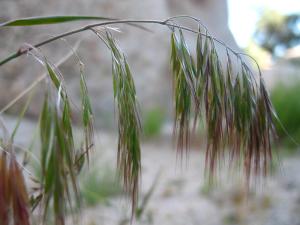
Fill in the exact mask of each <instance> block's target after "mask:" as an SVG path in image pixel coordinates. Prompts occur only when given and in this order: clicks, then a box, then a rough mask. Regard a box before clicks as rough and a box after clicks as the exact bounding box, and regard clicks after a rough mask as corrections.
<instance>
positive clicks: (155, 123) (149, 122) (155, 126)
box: [143, 107, 166, 139]
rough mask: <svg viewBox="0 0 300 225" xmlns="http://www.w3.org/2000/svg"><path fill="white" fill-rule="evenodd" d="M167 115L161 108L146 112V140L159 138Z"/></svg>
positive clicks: (144, 127) (144, 121)
mask: <svg viewBox="0 0 300 225" xmlns="http://www.w3.org/2000/svg"><path fill="white" fill-rule="evenodd" d="M165 119H166V114H165V112H164V111H163V110H162V109H161V108H158V107H156V108H152V109H150V110H149V111H147V112H145V115H144V120H143V134H144V137H145V138H146V139H151V138H155V137H157V136H158V135H159V134H160V132H161V129H162V126H163V124H164V122H165Z"/></svg>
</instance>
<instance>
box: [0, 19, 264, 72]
mask: <svg viewBox="0 0 300 225" xmlns="http://www.w3.org/2000/svg"><path fill="white" fill-rule="evenodd" d="M181 17H186V18H190V19H193V20H195V21H196V22H198V23H200V25H202V26H203V27H204V28H205V30H207V28H206V27H205V26H204V25H203V24H202V23H201V22H200V20H198V19H196V18H194V17H190V16H176V17H171V18H169V19H167V20H164V21H161V20H113V21H108V22H102V23H95V24H90V25H87V26H85V27H81V28H79V29H75V30H72V31H68V32H65V33H62V34H60V35H57V36H54V37H52V38H49V39H47V40H45V41H42V42H40V43H38V44H35V45H33V47H29V48H26V49H22V48H20V49H19V50H18V51H17V52H15V53H13V54H12V55H10V56H9V57H7V58H5V59H4V60H2V61H0V66H2V65H4V64H6V63H8V62H9V61H11V60H13V59H15V58H18V57H19V56H21V55H24V54H26V53H28V52H29V51H31V50H32V49H34V48H38V47H41V46H43V45H46V44H48V43H51V42H53V41H55V40H58V39H61V38H63V37H67V36H70V35H73V34H77V33H80V32H83V31H86V30H91V29H92V28H94V27H99V26H106V25H110V24H129V25H132V24H136V23H143V24H146V23H149V24H159V25H163V26H168V27H172V28H179V29H182V30H185V31H189V32H191V33H195V34H199V31H195V30H193V29H190V28H188V27H184V26H180V25H177V24H170V23H169V21H172V20H173V19H176V18H181ZM200 34H201V35H202V36H205V37H210V38H212V39H213V40H214V41H215V42H217V43H219V44H221V45H222V46H224V47H225V48H226V49H228V50H229V51H230V52H232V53H233V54H234V55H235V56H236V57H237V58H239V59H240V60H241V61H243V60H242V58H241V55H244V56H247V57H249V58H250V59H251V60H253V61H254V62H255V64H256V65H257V68H258V71H259V74H261V72H260V68H259V65H258V63H257V61H256V60H255V59H254V58H253V57H252V56H250V55H248V54H245V53H239V52H236V51H235V50H233V49H232V48H230V47H229V46H227V45H226V44H225V43H224V42H223V41H221V40H219V39H217V38H215V37H212V36H211V35H210V34H209V33H205V34H204V33H200Z"/></svg>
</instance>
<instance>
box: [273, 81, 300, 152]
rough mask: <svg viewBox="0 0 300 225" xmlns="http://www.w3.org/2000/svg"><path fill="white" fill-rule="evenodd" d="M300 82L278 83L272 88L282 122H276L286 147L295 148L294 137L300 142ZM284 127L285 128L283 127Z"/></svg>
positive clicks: (275, 105) (281, 139)
mask: <svg viewBox="0 0 300 225" xmlns="http://www.w3.org/2000/svg"><path fill="white" fill-rule="evenodd" d="M299 90H300V82H299V81H296V82H293V84H278V85H277V86H276V87H275V88H273V89H272V92H271V99H272V102H273V105H274V108H275V110H276V112H277V114H278V117H279V118H280V121H281V123H278V122H277V123H276V127H277V130H278V138H279V142H280V143H281V144H282V145H283V146H284V147H285V148H290V149H295V148H296V145H295V143H294V142H293V138H294V139H295V140H296V141H297V142H298V143H299V142H300V116H299V115H300V100H299ZM282 126H283V127H284V128H283V127H282Z"/></svg>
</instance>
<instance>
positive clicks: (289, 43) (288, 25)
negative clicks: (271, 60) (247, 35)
mask: <svg viewBox="0 0 300 225" xmlns="http://www.w3.org/2000/svg"><path fill="white" fill-rule="evenodd" d="M299 24H300V15H299V14H291V15H286V16H285V15H282V14H280V13H278V12H276V11H272V10H266V11H264V12H263V14H262V17H261V18H260V20H259V21H258V26H257V27H258V28H257V30H256V31H255V35H254V40H255V42H256V43H257V44H258V45H259V46H261V47H262V48H264V49H266V50H267V51H269V52H270V53H272V54H273V55H275V56H278V54H279V53H280V52H278V50H281V51H282V50H285V49H286V48H290V47H293V46H296V45H298V44H299V43H300V28H299Z"/></svg>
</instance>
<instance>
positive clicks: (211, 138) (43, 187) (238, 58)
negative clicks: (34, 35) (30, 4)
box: [0, 16, 278, 225]
mask: <svg viewBox="0 0 300 225" xmlns="http://www.w3.org/2000/svg"><path fill="white" fill-rule="evenodd" d="M180 18H185V19H190V20H192V21H194V22H195V23H197V25H198V27H199V28H198V29H197V30H194V29H192V28H190V27H185V26H182V25H180V23H179V22H180V20H179V19H180ZM78 20H83V21H87V20H105V21H102V22H98V23H95V24H89V25H86V26H84V27H80V28H78V29H75V30H71V31H68V32H65V33H62V34H60V35H57V36H53V37H51V38H49V39H47V40H44V41H42V42H40V43H38V44H35V45H32V46H29V45H28V46H27V47H25V48H24V47H23V48H20V49H19V50H18V51H17V52H15V53H13V54H12V55H10V56H8V57H7V58H5V59H3V60H1V61H0V66H5V64H6V63H8V62H9V61H11V60H13V59H16V58H17V57H19V56H21V55H24V54H29V55H32V56H33V57H34V58H35V59H37V61H38V62H39V63H41V64H42V65H43V66H44V68H45V71H46V72H47V74H46V75H45V76H43V77H42V78H41V79H39V82H40V81H42V80H45V81H46V82H45V84H44V85H45V97H44V104H43V106H41V114H40V122H39V124H40V138H39V139H40V143H41V147H40V152H39V155H40V168H39V170H40V174H41V177H40V178H35V177H30V178H31V179H32V180H34V182H35V187H34V189H33V191H32V192H30V194H28V193H29V192H27V190H26V184H25V182H24V179H23V175H22V172H23V171H22V170H24V169H25V168H23V167H21V166H20V164H19V162H18V160H17V158H16V156H15V153H14V151H13V146H14V143H13V138H5V137H3V138H2V139H1V140H2V141H1V158H0V200H1V201H0V219H1V221H0V222H1V224H4V225H8V224H11V223H14V224H30V221H31V220H30V217H31V214H30V213H29V210H30V208H31V210H32V211H34V210H40V211H39V212H41V214H42V221H44V222H45V221H49V220H50V221H53V222H54V223H55V224H58V225H63V224H65V217H66V214H67V213H68V212H75V213H76V212H78V211H79V210H80V205H81V198H80V197H81V196H80V193H81V191H80V189H79V186H78V175H79V174H80V172H81V169H82V167H83V166H84V165H85V164H86V162H88V158H89V152H90V149H91V148H93V146H94V115H93V110H92V105H91V102H90V99H89V93H88V87H87V85H86V82H85V79H86V78H85V76H86V74H85V73H84V66H83V64H82V63H81V61H80V59H79V57H78V59H79V60H78V61H79V68H80V70H79V71H80V72H79V83H80V93H81V103H80V104H81V106H80V107H78V106H77V107H76V109H81V112H82V116H81V119H82V127H83V131H84V135H83V138H82V145H81V146H75V141H74V136H73V116H72V114H73V111H74V108H75V106H76V105H74V102H73V101H71V99H70V97H69V95H68V92H67V89H66V88H65V81H64V79H63V76H62V74H61V73H60V72H59V70H58V69H57V67H56V66H55V65H54V64H52V63H51V62H50V61H49V60H48V59H47V56H45V55H43V54H42V52H41V51H40V47H42V46H44V45H46V44H48V43H51V42H54V41H56V40H60V39H62V38H64V37H67V36H70V35H73V34H77V33H81V32H84V31H92V32H94V33H95V34H96V35H97V37H98V38H100V40H101V41H102V42H103V43H104V44H105V45H106V46H107V48H108V51H109V52H110V54H111V58H112V83H113V90H112V91H113V94H114V100H115V106H116V117H117V122H118V147H117V164H118V165H117V167H118V172H119V175H120V177H121V181H122V183H123V186H124V189H125V191H126V192H127V193H128V194H129V195H130V196H131V199H132V218H133V215H134V213H135V212H136V206H137V203H138V192H139V185H140V176H141V157H142V153H141V147H140V137H141V132H142V127H141V123H140V116H139V108H138V105H139V104H138V100H137V96H136V90H135V83H134V79H133V76H132V74H131V70H130V66H129V64H128V60H127V59H126V54H125V53H123V52H122V50H121V48H120V47H119V46H118V44H117V41H116V40H115V38H114V36H113V33H114V31H115V30H116V29H117V28H111V27H110V26H109V25H112V24H113V25H114V26H117V25H118V24H127V25H130V26H135V27H138V28H140V29H141V30H147V28H146V27H145V26H146V25H147V24H156V25H160V26H165V27H166V28H167V29H169V31H170V36H171V40H170V43H171V44H170V45H171V50H170V52H171V60H170V61H171V71H172V80H173V101H174V112H175V113H174V135H175V142H176V143H177V150H178V153H179V155H180V156H182V155H183V154H188V152H187V150H188V148H189V141H190V133H191V132H193V131H194V129H196V128H197V126H198V124H199V123H200V122H199V121H201V123H202V121H204V124H205V125H206V133H207V147H206V158H205V165H206V171H207V172H208V175H209V177H210V178H211V177H213V176H214V174H215V170H216V167H217V166H218V164H219V162H220V161H221V160H222V159H223V157H224V156H225V154H229V156H230V157H229V159H230V162H231V163H242V165H244V172H245V177H246V181H247V182H248V184H249V181H250V180H251V178H252V177H253V175H254V176H257V175H265V174H266V173H267V171H268V169H269V167H270V162H271V160H272V149H271V141H272V138H273V137H274V135H275V128H274V122H273V121H274V120H277V119H278V117H277V116H276V114H275V112H274V110H273V107H272V104H271V101H270V99H269V96H268V93H267V90H266V88H265V85H264V81H263V79H262V76H261V72H260V69H259V66H258V65H257V63H256V61H255V60H254V59H253V58H252V57H251V56H249V58H250V59H253V60H254V62H255V63H256V65H257V70H253V69H251V68H250V67H249V66H248V64H247V63H245V61H244V59H243V57H244V56H247V55H245V54H243V53H238V52H236V51H234V50H232V49H231V48H230V47H228V46H227V45H226V44H225V43H223V42H222V41H221V40H218V39H216V38H215V37H213V36H212V35H210V33H209V31H208V30H207V29H206V27H205V26H204V25H203V24H202V23H201V21H199V20H198V19H196V18H193V17H189V16H178V17H172V18H169V19H167V20H165V21H159V20H119V19H112V18H104V17H91V16H58V17H38V18H25V19H19V20H13V21H8V22H5V23H2V24H0V29H2V27H11V26H33V25H49V24H58V23H62V22H72V21H78ZM186 32H190V33H192V34H194V35H195V36H196V39H197V41H196V43H194V48H195V52H196V54H195V55H193V54H191V52H192V51H191V50H190V49H189V47H188V44H187V42H186V39H185V33H186ZM217 44H218V45H221V46H222V47H224V49H225V51H226V53H227V60H226V63H225V64H224V63H221V61H220V58H219V54H218V51H217V49H216V46H215V45H217ZM73 53H74V51H73ZM233 59H234V60H233ZM233 61H235V62H237V63H235V64H234V65H233ZM255 71H258V72H257V73H256V72H255ZM255 74H257V75H255ZM35 85H36V83H34V85H32V86H31V87H30V88H31V89H32V88H34V86H35ZM26 93H28V91H26V92H24V93H23V94H24V95H25V94H26ZM18 99H20V96H19V97H18ZM16 101H17V100H14V102H16ZM6 109H7V107H6V108H5V110H6ZM5 110H4V109H3V110H1V113H2V112H3V111H5ZM22 115H24V113H23V114H22ZM16 130H17V129H16ZM16 130H15V131H14V133H15V132H16ZM12 136H14V135H12ZM226 149H227V151H225V150H226ZM36 185H37V186H36ZM29 199H30V200H29ZM51 215H53V216H51ZM20 221H22V222H20Z"/></svg>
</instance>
